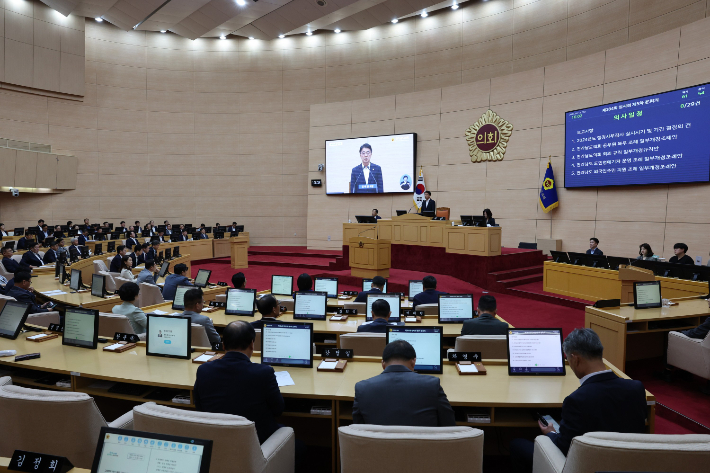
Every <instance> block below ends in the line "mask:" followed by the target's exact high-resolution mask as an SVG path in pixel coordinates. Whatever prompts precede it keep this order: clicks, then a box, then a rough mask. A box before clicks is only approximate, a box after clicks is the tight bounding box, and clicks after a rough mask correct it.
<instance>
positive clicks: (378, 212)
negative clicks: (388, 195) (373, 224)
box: [372, 209, 382, 220]
mask: <svg viewBox="0 0 710 473" xmlns="http://www.w3.org/2000/svg"><path fill="white" fill-rule="evenodd" d="M372 216H373V217H374V218H375V220H382V217H380V211H379V210H377V209H372Z"/></svg>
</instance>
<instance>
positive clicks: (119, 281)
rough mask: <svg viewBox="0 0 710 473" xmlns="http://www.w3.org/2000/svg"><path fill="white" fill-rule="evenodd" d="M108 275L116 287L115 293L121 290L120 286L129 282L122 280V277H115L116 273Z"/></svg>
mask: <svg viewBox="0 0 710 473" xmlns="http://www.w3.org/2000/svg"><path fill="white" fill-rule="evenodd" d="M109 274H111V276H113V283H114V284H115V285H116V290H117V291H118V290H119V289H120V288H121V286H123V285H124V284H126V283H127V282H131V281H129V280H128V279H126V278H122V277H119V276H117V275H116V274H117V273H109Z"/></svg>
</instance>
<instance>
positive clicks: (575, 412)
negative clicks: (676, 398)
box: [510, 328, 647, 472]
mask: <svg viewBox="0 0 710 473" xmlns="http://www.w3.org/2000/svg"><path fill="white" fill-rule="evenodd" d="M562 349H563V351H564V352H565V355H567V361H568V363H569V367H570V369H571V370H572V371H573V372H574V374H575V376H577V378H579V379H580V384H581V386H580V387H579V388H577V390H576V391H574V392H573V393H572V394H570V395H569V396H567V397H566V398H565V400H564V402H563V403H562V417H561V420H560V422H559V424H560V431H559V432H556V431H555V427H554V426H553V425H552V423H550V424H549V425H547V426H544V425H543V424H542V422H539V421H538V424H539V426H540V430H541V431H542V433H543V435H547V436H548V437H549V438H550V439H551V440H552V441H553V442H554V444H555V445H556V446H557V448H559V449H560V451H561V452H562V453H563V454H564V455H567V452H568V451H569V448H570V445H571V443H572V439H573V438H574V437H576V436H578V435H584V434H585V433H587V432H620V433H635V434H641V433H644V432H645V431H646V417H647V405H646V391H645V389H644V387H643V383H641V381H634V380H631V379H622V378H619V377H618V376H616V375H615V374H614V372H613V371H612V370H610V369H607V367H606V365H605V364H604V360H603V359H602V355H603V352H604V347H603V346H602V343H601V341H600V340H599V336H598V335H597V334H596V333H595V332H594V331H593V330H592V329H588V328H578V329H575V330H574V331H572V333H570V334H569V335H568V336H567V338H566V339H565V341H564V343H563V344H562ZM534 450H535V444H534V442H532V441H531V440H527V439H514V440H513V441H512V442H511V444H510V456H511V461H512V462H513V464H514V465H515V466H516V467H517V469H518V470H520V471H526V472H529V471H532V462H533V452H534Z"/></svg>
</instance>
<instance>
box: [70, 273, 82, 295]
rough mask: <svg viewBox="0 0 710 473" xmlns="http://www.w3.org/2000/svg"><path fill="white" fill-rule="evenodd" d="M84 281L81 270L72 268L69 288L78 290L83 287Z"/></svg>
mask: <svg viewBox="0 0 710 473" xmlns="http://www.w3.org/2000/svg"><path fill="white" fill-rule="evenodd" d="M82 286H83V284H82V282H81V271H80V270H78V269H72V270H71V279H70V280H69V289H71V290H72V291H78V290H80V289H82Z"/></svg>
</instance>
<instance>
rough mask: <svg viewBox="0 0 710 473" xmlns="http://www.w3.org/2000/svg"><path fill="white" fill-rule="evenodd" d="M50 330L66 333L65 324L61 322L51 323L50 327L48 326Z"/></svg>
mask: <svg viewBox="0 0 710 473" xmlns="http://www.w3.org/2000/svg"><path fill="white" fill-rule="evenodd" d="M47 330H49V331H50V332H59V333H64V325H61V324H49V327H48V328H47Z"/></svg>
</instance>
